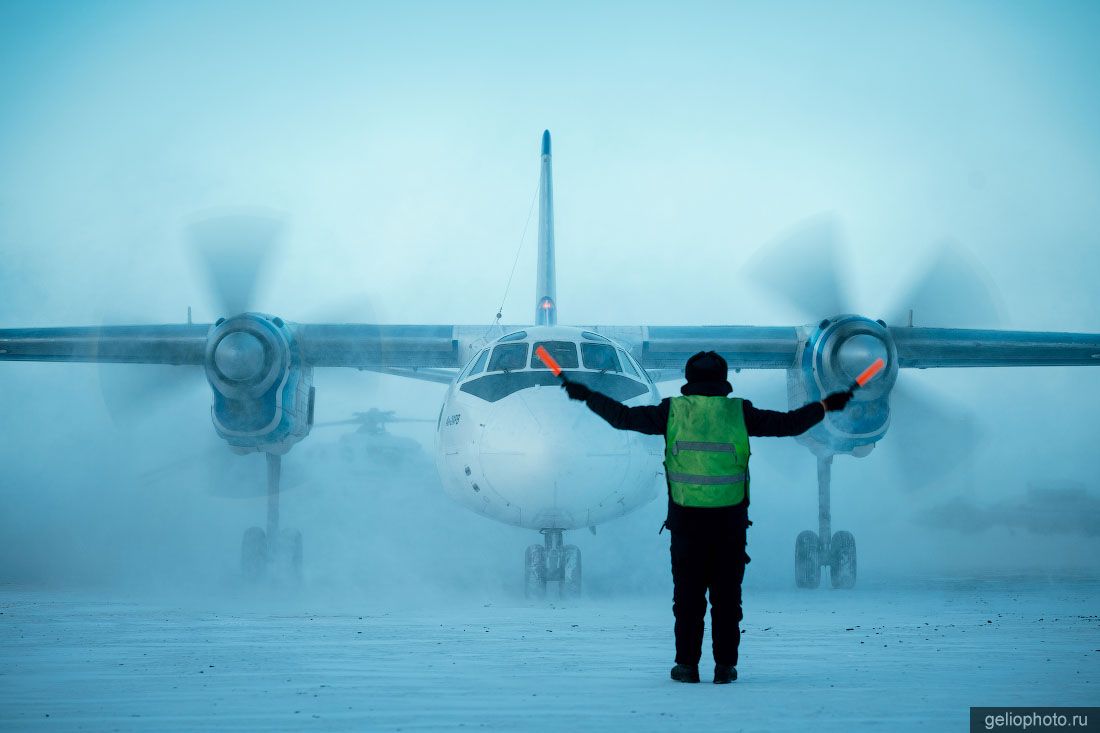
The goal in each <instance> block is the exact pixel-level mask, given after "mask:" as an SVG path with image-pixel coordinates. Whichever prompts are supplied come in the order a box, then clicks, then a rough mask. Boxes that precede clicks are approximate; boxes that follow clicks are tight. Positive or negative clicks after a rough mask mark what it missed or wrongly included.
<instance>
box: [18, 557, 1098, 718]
mask: <svg viewBox="0 0 1100 733" xmlns="http://www.w3.org/2000/svg"><path fill="white" fill-rule="evenodd" d="M746 594H747V597H746V619H745V623H744V629H745V632H746V633H745V636H744V640H743V643H742V659H741V664H740V665H739V671H740V675H741V678H740V679H739V680H738V681H737V682H736V683H735V684H733V685H731V686H725V687H717V686H714V685H711V684H701V685H681V684H677V683H674V682H671V681H670V680H669V679H668V669H669V667H670V666H671V662H672V655H673V654H672V631H671V620H672V619H671V610H670V603H669V601H668V599H667V598H665V597H660V596H634V597H625V598H618V599H605V600H586V601H580V602H575V603H560V602H554V601H550V602H545V603H541V604H529V603H526V602H523V601H521V600H519V599H513V600H511V601H508V600H503V601H502V600H501V599H500V598H499V597H498V598H496V599H495V600H488V599H480V600H479V599H476V598H467V599H462V600H455V601H454V602H442V603H433V604H424V603H420V604H417V605H415V606H413V607H407V606H405V607H403V606H402V605H401V604H400V603H399V602H396V601H394V602H390V601H388V600H387V599H374V600H373V601H371V602H370V603H367V604H363V605H362V606H361V607H360V608H355V607H340V605H339V604H332V603H329V604H326V608H325V609H324V610H321V609H319V608H310V606H309V604H310V603H311V600H310V596H309V593H308V588H306V589H302V590H300V591H298V592H297V593H295V594H292V595H286V594H283V595H271V594H270V593H268V594H265V595H263V597H259V598H257V597H255V596H254V595H252V594H243V593H241V592H236V593H233V594H230V595H228V596H223V597H220V598H219V599H217V600H216V601H215V600H209V599H207V600H196V599H189V600H187V601H182V602H181V601H180V600H179V599H176V600H174V601H166V600H164V599H160V600H148V599H138V598H136V597H130V598H123V597H118V596H117V595H116V596H114V597H112V596H110V595H108V594H106V593H101V594H96V593H89V592H84V593H80V594H77V593H75V592H72V591H47V590H40V589H31V588H26V587H17V586H7V587H4V588H2V589H0V611H2V614H3V617H2V622H0V675H2V679H0V727H2V728H3V729H11V730H96V731H99V730H134V729H142V730H158V731H163V730H214V729H216V730H270V729H283V730H297V729H303V730H372V731H373V730H405V731H422V730H442V729H447V730H457V729H490V730H505V731H513V730H516V731H525V730H547V731H549V730H554V731H562V730H584V731H588V730H597V731H611V730H614V731H619V730H623V731H639V730H655V731H665V730H696V731H736V730H807V729H811V728H812V729H814V730H852V729H885V730H909V729H914V730H936V731H938V730H964V729H965V726H966V725H967V721H968V708H969V707H970V706H971V705H998V706H999V705H1095V704H1097V702H1098V701H1100V616H1098V615H1097V614H1098V613H1100V604H1098V603H1097V600H1098V599H1100V582H1097V581H1096V580H1090V579H1072V578H1068V579H1067V578H1063V579H1058V580H1041V579H1037V578H1034V577H1032V578H1025V579H1019V578H1005V577H1000V578H978V579H965V580H964V579H930V580H927V581H922V582H910V583H907V584H905V585H904V587H898V586H896V585H887V584H883V585H880V586H877V587H876V586H868V587H860V588H857V589H856V590H855V591H850V592H842V591H828V590H819V591H809V592H797V591H795V590H793V589H791V590H774V589H772V590H769V589H759V590H755V589H752V588H749V589H747V590H746ZM708 662H709V660H708V659H706V658H704V666H703V668H702V671H703V675H704V678H705V679H709V672H710V670H709V666H707V663H708Z"/></svg>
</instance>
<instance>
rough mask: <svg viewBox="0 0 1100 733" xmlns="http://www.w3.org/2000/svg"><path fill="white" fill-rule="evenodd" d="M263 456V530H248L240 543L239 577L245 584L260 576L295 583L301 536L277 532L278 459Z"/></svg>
mask: <svg viewBox="0 0 1100 733" xmlns="http://www.w3.org/2000/svg"><path fill="white" fill-rule="evenodd" d="M266 455H267V531H266V532H265V531H264V530H263V529H261V528H260V527H249V528H248V529H247V530H245V533H244V539H242V540H241V575H242V576H244V579H245V580H247V581H257V580H259V579H260V578H262V577H265V576H266V577H271V578H275V579H281V580H289V581H292V582H297V581H300V580H301V579H302V533H301V532H299V531H298V530H296V529H279V479H280V476H281V473H282V459H281V457H280V456H277V455H274V454H271V453H268V454H266Z"/></svg>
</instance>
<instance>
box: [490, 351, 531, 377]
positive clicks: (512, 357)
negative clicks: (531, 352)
mask: <svg viewBox="0 0 1100 733" xmlns="http://www.w3.org/2000/svg"><path fill="white" fill-rule="evenodd" d="M526 364H527V344H498V345H497V347H496V348H495V349H493V356H492V358H490V359H489V370H488V371H490V372H501V371H504V372H511V371H515V370H516V369H523V367H524V366H525V365H526Z"/></svg>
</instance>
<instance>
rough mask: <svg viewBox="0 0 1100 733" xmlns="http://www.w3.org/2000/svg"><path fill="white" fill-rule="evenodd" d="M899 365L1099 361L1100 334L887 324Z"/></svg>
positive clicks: (1097, 363) (1082, 363) (1095, 363)
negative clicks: (895, 347)
mask: <svg viewBox="0 0 1100 733" xmlns="http://www.w3.org/2000/svg"><path fill="white" fill-rule="evenodd" d="M887 330H888V331H889V333H890V335H891V336H892V337H893V339H894V344H895V345H896V346H897V349H898V366H901V367H903V368H904V367H910V368H916V369H928V368H932V367H999V366H1008V367H1011V366H1100V334H1095V333H1057V332H1052V331H984V330H975V329H964V328H911V327H890V328H888V329H887Z"/></svg>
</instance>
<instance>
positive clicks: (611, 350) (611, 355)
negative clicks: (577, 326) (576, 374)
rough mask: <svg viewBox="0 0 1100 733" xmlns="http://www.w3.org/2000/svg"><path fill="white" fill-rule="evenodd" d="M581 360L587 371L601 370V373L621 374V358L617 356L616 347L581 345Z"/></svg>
mask: <svg viewBox="0 0 1100 733" xmlns="http://www.w3.org/2000/svg"><path fill="white" fill-rule="evenodd" d="M581 358H582V359H583V360H584V368H585V369H599V370H600V371H601V372H621V371H622V367H620V366H619V358H618V357H617V356H615V347H614V346H610V345H608V344H581Z"/></svg>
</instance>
